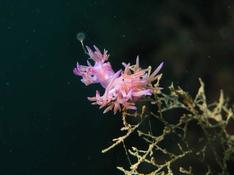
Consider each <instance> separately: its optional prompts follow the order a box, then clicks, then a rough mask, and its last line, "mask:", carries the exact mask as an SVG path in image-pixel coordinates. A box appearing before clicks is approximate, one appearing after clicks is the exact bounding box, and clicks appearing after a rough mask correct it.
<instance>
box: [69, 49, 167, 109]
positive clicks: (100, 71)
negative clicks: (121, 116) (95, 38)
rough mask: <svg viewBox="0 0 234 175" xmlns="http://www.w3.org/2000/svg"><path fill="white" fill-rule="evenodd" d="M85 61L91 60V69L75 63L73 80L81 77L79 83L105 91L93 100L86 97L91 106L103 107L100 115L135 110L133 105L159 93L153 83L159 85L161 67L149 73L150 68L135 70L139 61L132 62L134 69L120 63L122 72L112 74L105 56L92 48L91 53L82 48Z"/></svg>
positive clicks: (88, 64) (89, 64) (104, 53)
mask: <svg viewBox="0 0 234 175" xmlns="http://www.w3.org/2000/svg"><path fill="white" fill-rule="evenodd" d="M86 48H87V51H88V55H89V57H90V58H89V59H91V60H93V62H94V65H92V64H91V63H90V62H89V61H87V66H83V65H80V64H78V63H77V66H76V68H74V70H73V72H74V74H75V75H77V76H81V77H82V79H81V81H82V82H83V83H84V84H85V85H90V84H94V83H100V84H101V86H102V87H103V88H105V92H104V94H103V95H102V96H101V95H100V93H99V92H98V91H96V96H94V97H88V99H89V100H90V101H92V104H97V105H100V108H103V107H106V109H105V110H104V113H106V112H108V111H110V110H112V109H113V111H114V113H116V112H117V111H121V110H126V109H130V110H136V109H137V108H136V105H135V102H136V101H137V100H138V99H140V98H141V97H142V96H151V95H152V93H153V92H154V91H155V90H160V87H158V83H156V84H155V85H154V86H153V85H152V83H153V82H154V81H157V82H158V81H159V80H160V77H161V75H158V73H159V71H160V70H161V68H162V66H163V63H161V64H160V65H159V66H158V67H157V68H156V70H155V71H154V72H153V73H151V67H150V66H149V67H148V68H146V69H142V68H140V66H139V57H137V59H136V64H135V65H130V64H129V63H128V64H126V63H123V65H124V70H119V71H117V72H114V71H113V69H112V67H111V64H110V62H108V58H109V55H108V54H107V51H106V50H104V52H103V53H101V51H100V50H99V49H98V48H97V47H96V46H94V49H95V50H94V51H92V50H91V49H90V48H89V47H86Z"/></svg>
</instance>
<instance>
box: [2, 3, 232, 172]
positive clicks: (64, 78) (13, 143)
mask: <svg viewBox="0 0 234 175" xmlns="http://www.w3.org/2000/svg"><path fill="white" fill-rule="evenodd" d="M78 32H84V33H85V34H86V39H85V41H84V42H85V44H87V45H89V46H92V45H96V46H98V47H99V48H100V49H101V50H103V49H104V48H105V49H107V50H108V51H109V53H110V60H111V62H112V65H113V69H114V70H118V69H120V68H122V66H121V63H122V62H123V61H124V62H131V63H134V62H135V58H136V56H137V55H139V56H140V63H141V65H142V66H143V67H147V66H148V65H151V66H152V67H153V68H156V67H157V66H158V65H159V63H160V62H162V61H164V67H163V69H162V72H163V78H162V81H161V86H162V87H164V86H165V87H167V86H168V85H170V83H171V82H174V84H176V85H180V86H181V87H183V89H186V90H187V91H188V92H190V93H191V94H192V95H194V94H196V91H197V88H198V86H199V83H198V78H199V77H201V78H202V79H203V81H204V82H205V84H206V94H207V97H208V99H209V100H210V101H212V100H214V99H217V98H218V95H219V90H220V89H223V90H224V93H225V95H226V96H228V97H229V98H230V103H233V102H234V89H233V85H234V81H233V75H234V2H233V1H231V0H223V1H220V0H206V1H204V0H190V1H185V0H180V1H179V0H174V1H169V0H164V1H162V0H148V1H141V0H135V1H133V0H129V1H124V0H119V1H108V0H96V1H95V0H83V1H81V0H76V1H75V0H67V1H65V0H59V1H53V0H51V1H29V0H21V1H16V0H12V1H7V0H1V1H0V35H1V42H0V43H1V46H0V47H1V52H0V175H21V174H22V175H49V174H57V175H62V174H67V175H79V174H87V175H99V174H100V175H101V174H102V175H103V174H104V175H107V174H108V175H109V174H119V171H118V170H116V168H115V167H116V165H118V164H119V163H120V162H122V161H123V159H125V155H124V154H123V153H122V150H121V148H119V149H116V150H115V151H112V152H109V153H107V154H102V153H101V150H102V149H103V148H104V147H106V146H107V145H109V143H110V141H111V139H112V138H113V137H114V136H116V135H118V133H119V128H120V125H121V119H120V118H119V117H118V114H117V115H113V114H112V113H111V112H110V113H107V114H102V111H101V110H98V107H97V106H92V105H90V102H89V101H88V100H87V97H88V96H92V95H94V94H93V92H95V89H97V88H98V86H95V85H94V86H91V87H85V86H84V85H83V84H82V83H81V82H80V78H79V77H76V76H75V75H73V73H72V70H73V68H74V67H75V65H76V62H77V61H79V63H85V62H86V58H87V56H86V55H85V54H84V52H83V50H82V48H81V46H80V43H79V42H78V41H77V39H76V34H77V33H78ZM229 130H230V132H231V133H233V134H234V127H233V124H232V126H230V128H229ZM233 162H234V161H233V160H231V161H230V162H229V170H230V174H231V172H234V171H233V167H232V166H233V165H234V164H233Z"/></svg>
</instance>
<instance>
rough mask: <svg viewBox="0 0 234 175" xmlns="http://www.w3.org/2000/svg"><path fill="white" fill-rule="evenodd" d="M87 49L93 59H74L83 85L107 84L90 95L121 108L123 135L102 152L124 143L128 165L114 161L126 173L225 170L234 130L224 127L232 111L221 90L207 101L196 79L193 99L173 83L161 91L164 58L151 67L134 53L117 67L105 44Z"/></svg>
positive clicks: (175, 174) (208, 174)
mask: <svg viewBox="0 0 234 175" xmlns="http://www.w3.org/2000/svg"><path fill="white" fill-rule="evenodd" d="M82 46H83V42H82ZM83 48H84V47H83ZM86 49H87V54H88V56H89V59H91V60H92V61H93V62H94V64H93V65H92V64H91V63H90V62H89V61H87V65H86V66H83V65H80V64H78V63H77V66H76V68H75V69H74V70H73V72H74V74H75V75H77V76H81V77H82V80H81V81H82V82H83V83H84V84H85V85H90V84H94V83H99V84H100V85H101V86H102V87H103V88H104V89H105V92H104V94H103V95H101V94H100V93H99V92H98V91H96V96H94V97H88V99H89V100H90V101H91V102H92V104H96V105H99V106H100V108H104V107H105V110H104V113H105V112H108V111H110V110H113V111H114V113H116V112H117V111H120V112H122V124H123V126H122V128H121V129H120V130H121V132H122V133H123V135H122V136H119V137H117V138H114V139H113V140H112V141H113V142H112V144H111V145H110V146H108V147H107V148H105V149H103V150H102V152H103V153H106V152H108V151H110V150H113V149H114V148H115V147H117V146H120V145H122V147H123V149H124V151H125V154H126V157H127V159H128V162H129V166H126V165H122V166H116V167H117V169H118V170H120V171H121V172H122V173H123V174H125V175H184V174H189V175H192V174H199V175H203V174H204V175H211V174H212V175H213V174H222V175H226V174H228V170H227V161H228V160H229V159H230V157H231V156H232V155H233V153H234V136H232V135H230V134H229V133H228V132H227V125H228V124H230V121H233V120H234V116H233V109H232V108H231V107H229V106H228V101H227V100H226V99H225V98H224V94H223V91H221V93H220V97H219V99H218V100H217V101H215V102H213V103H211V104H208V103H207V100H206V95H205V91H204V83H203V82H202V80H201V79H199V81H200V88H199V90H198V92H197V95H196V96H195V98H194V99H193V98H192V97H191V96H190V95H189V94H188V93H187V92H185V91H184V90H183V89H182V88H180V87H174V85H173V84H172V85H171V86H169V88H168V93H164V92H162V91H161V88H160V87H159V81H160V78H161V76H162V74H158V73H159V71H160V70H161V68H162V66H163V63H161V64H160V65H159V66H158V67H157V68H156V69H155V70H154V71H153V72H151V66H149V67H148V68H146V69H142V68H141V67H140V65H139V58H138V57H137V58H136V63H135V64H134V65H130V63H128V64H126V63H123V66H124V69H123V70H119V71H117V72H115V71H113V69H112V67H111V64H110V62H109V61H108V58H109V54H108V53H107V51H106V50H104V51H103V53H102V52H101V51H100V50H99V49H98V48H97V47H96V46H94V49H95V50H94V51H93V50H92V49H90V48H89V47H86ZM84 50H85V49H84ZM144 97H147V99H148V100H147V101H148V102H150V103H148V104H147V105H146V104H141V105H142V107H141V108H140V107H139V106H140V105H137V103H138V102H142V101H141V100H142V99H143V98H144ZM137 106H138V107H137ZM170 112H172V113H170ZM169 114H170V115H169ZM171 114H173V115H171ZM168 115H169V117H168ZM176 118H177V120H176ZM153 121H154V122H153ZM175 121H176V122H175ZM147 122H148V124H149V125H148V127H146V126H147V125H146V123H147ZM152 122H153V123H152ZM160 128H161V129H160ZM134 133H135V136H134ZM198 133H199V134H198ZM130 137H137V138H140V139H141V140H142V143H141V144H138V143H135V144H134V145H132V146H131V145H127V144H126V142H127V140H128V139H129V138H130ZM164 142H165V143H166V144H165V143H164ZM142 144H144V145H145V146H143V147H142ZM198 166H199V168H197V167H198Z"/></svg>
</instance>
